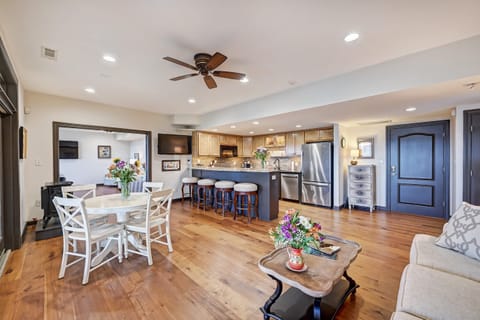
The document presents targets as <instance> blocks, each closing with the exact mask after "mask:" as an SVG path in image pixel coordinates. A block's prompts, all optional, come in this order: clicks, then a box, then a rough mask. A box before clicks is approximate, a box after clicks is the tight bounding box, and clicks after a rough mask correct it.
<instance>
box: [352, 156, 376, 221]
mask: <svg viewBox="0 0 480 320" xmlns="http://www.w3.org/2000/svg"><path fill="white" fill-rule="evenodd" d="M355 205H357V206H365V207H369V208H370V212H372V211H373V209H374V208H375V166H374V165H357V166H348V208H349V209H352V206H355Z"/></svg>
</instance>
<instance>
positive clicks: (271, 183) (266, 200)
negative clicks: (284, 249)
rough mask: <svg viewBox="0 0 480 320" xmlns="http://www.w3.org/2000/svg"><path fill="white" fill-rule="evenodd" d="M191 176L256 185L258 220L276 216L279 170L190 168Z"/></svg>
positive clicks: (267, 219) (270, 218) (278, 195)
mask: <svg viewBox="0 0 480 320" xmlns="http://www.w3.org/2000/svg"><path fill="white" fill-rule="evenodd" d="M192 176H194V177H197V178H199V179H215V180H217V181H218V180H230V181H234V182H237V183H239V182H250V183H255V184H256V185H257V186H258V215H259V217H260V220H264V221H270V220H273V219H276V218H277V217H278V200H279V199H280V171H278V170H270V169H246V168H211V167H196V168H192Z"/></svg>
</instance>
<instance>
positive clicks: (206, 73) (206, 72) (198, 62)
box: [163, 52, 246, 89]
mask: <svg viewBox="0 0 480 320" xmlns="http://www.w3.org/2000/svg"><path fill="white" fill-rule="evenodd" d="M163 59H165V60H167V61H170V62H173V63H176V64H179V65H181V66H183V67H186V68H189V69H192V70H195V71H197V72H196V73H190V74H185V75H183V76H178V77H175V78H171V79H170V80H172V81H178V80H182V79H186V78H190V77H195V76H198V75H202V76H203V81H205V84H206V85H207V87H208V89H213V88H216V87H217V83H216V82H215V79H213V77H212V75H213V76H215V77H221V78H227V79H233V80H242V79H243V78H245V76H246V75H245V74H244V73H238V72H231V71H214V69H216V68H217V67H218V66H220V65H221V64H222V63H224V62H225V60H227V57H226V56H225V55H223V54H221V53H220V52H216V53H215V54H214V55H213V56H212V55H210V54H208V53H197V54H196V55H194V56H193V60H194V61H195V66H192V65H191V64H188V63H186V62H183V61H180V60H177V59H175V58H171V57H163Z"/></svg>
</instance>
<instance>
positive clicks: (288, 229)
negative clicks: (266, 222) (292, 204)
mask: <svg viewBox="0 0 480 320" xmlns="http://www.w3.org/2000/svg"><path fill="white" fill-rule="evenodd" d="M321 228H322V227H321V225H320V224H319V223H316V222H312V220H311V219H310V218H308V217H305V216H302V215H300V212H299V211H298V210H297V209H293V208H291V209H288V210H287V211H286V212H285V215H284V216H283V218H282V219H281V220H280V222H279V223H278V225H277V226H276V227H275V228H272V229H270V231H269V234H270V237H271V238H272V240H273V242H274V244H275V247H277V248H278V247H287V248H288V253H289V261H288V265H287V266H288V267H289V268H290V269H293V270H295V271H298V270H302V269H303V268H304V263H303V257H302V250H303V249H307V248H308V247H310V246H313V247H316V248H318V247H319V245H320V243H321V242H322V241H323V239H324V238H325V237H324V235H323V234H322V233H320V230H321Z"/></svg>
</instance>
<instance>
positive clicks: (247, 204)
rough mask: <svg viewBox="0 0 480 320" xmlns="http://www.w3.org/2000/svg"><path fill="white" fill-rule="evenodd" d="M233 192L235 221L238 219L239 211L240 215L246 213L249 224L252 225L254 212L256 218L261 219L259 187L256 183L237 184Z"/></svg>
mask: <svg viewBox="0 0 480 320" xmlns="http://www.w3.org/2000/svg"><path fill="white" fill-rule="evenodd" d="M233 190H234V194H233V207H234V214H233V219H234V220H236V219H237V211H239V212H240V214H241V213H242V211H246V213H247V217H248V223H250V222H251V220H252V214H253V212H252V211H254V213H255V215H256V217H257V218H259V215H258V192H257V190H258V187H257V185H256V184H254V183H237V184H235V185H234V186H233ZM252 198H253V203H252Z"/></svg>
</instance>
